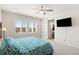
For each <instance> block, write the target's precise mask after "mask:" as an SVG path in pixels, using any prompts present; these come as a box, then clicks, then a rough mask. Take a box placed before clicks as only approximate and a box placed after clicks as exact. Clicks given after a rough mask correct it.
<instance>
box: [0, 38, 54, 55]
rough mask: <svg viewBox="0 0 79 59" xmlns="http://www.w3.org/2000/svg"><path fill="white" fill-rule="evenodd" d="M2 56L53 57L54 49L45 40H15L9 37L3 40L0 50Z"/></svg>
mask: <svg viewBox="0 0 79 59" xmlns="http://www.w3.org/2000/svg"><path fill="white" fill-rule="evenodd" d="M0 54H1V55H51V54H53V47H52V46H51V44H50V43H49V42H48V41H46V40H43V39H39V38H36V37H26V38H20V39H14V38H11V37H7V38H5V39H4V40H3V42H2V46H1V49H0Z"/></svg>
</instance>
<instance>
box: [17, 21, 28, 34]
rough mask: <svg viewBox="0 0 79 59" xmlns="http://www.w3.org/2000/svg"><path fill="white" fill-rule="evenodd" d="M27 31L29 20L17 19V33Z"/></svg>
mask: <svg viewBox="0 0 79 59" xmlns="http://www.w3.org/2000/svg"><path fill="white" fill-rule="evenodd" d="M26 31H27V22H26V21H21V20H17V21H16V33H19V32H26Z"/></svg>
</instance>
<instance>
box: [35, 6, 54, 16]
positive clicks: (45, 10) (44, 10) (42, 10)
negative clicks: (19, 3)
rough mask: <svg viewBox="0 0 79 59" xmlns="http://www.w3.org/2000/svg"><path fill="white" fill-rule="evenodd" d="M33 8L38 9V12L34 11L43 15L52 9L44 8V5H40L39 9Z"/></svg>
mask: <svg viewBox="0 0 79 59" xmlns="http://www.w3.org/2000/svg"><path fill="white" fill-rule="evenodd" d="M34 9H36V10H38V12H36V13H42V14H43V15H46V14H47V12H52V11H53V9H46V8H45V5H41V6H40V9H39V8H34Z"/></svg>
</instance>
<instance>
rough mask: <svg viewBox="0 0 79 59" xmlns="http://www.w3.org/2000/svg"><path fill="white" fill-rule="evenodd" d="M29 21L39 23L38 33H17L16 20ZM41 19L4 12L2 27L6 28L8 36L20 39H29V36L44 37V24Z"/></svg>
mask: <svg viewBox="0 0 79 59" xmlns="http://www.w3.org/2000/svg"><path fill="white" fill-rule="evenodd" d="M18 19H20V20H27V21H32V22H33V21H35V22H37V32H35V33H29V32H26V33H16V30H15V27H16V26H15V24H16V20H18ZM41 23H42V22H41V19H38V18H34V17H28V16H24V15H20V14H15V13H11V12H6V11H2V26H3V27H4V28H6V36H10V37H14V38H20V37H27V36H35V37H38V38H41V37H42V24H41Z"/></svg>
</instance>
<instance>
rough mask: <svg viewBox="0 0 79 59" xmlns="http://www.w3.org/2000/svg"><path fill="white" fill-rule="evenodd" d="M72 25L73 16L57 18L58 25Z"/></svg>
mask: <svg viewBox="0 0 79 59" xmlns="http://www.w3.org/2000/svg"><path fill="white" fill-rule="evenodd" d="M71 26H72V20H71V17H70V18H64V19H60V20H57V27H71Z"/></svg>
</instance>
